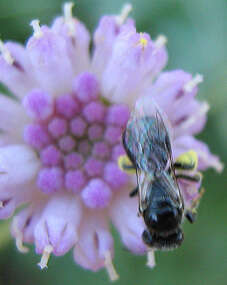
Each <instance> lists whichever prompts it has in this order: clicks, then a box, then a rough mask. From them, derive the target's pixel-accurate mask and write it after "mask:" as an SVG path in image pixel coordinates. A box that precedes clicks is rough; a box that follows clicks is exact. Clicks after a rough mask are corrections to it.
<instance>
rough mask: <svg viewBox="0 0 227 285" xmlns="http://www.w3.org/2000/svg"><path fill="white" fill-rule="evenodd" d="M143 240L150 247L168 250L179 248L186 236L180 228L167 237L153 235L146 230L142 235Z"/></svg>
mask: <svg viewBox="0 0 227 285" xmlns="http://www.w3.org/2000/svg"><path fill="white" fill-rule="evenodd" d="M142 239H143V241H144V243H145V244H146V245H147V246H149V247H152V248H156V249H163V250H168V249H173V248H177V247H179V246H180V245H181V243H182V242H183V240H184V234H183V232H182V230H181V229H180V228H178V229H177V230H176V232H174V233H172V234H170V235H168V236H165V237H163V236H160V235H158V234H155V233H153V234H152V233H150V232H149V231H147V230H145V231H144V232H143V234H142Z"/></svg>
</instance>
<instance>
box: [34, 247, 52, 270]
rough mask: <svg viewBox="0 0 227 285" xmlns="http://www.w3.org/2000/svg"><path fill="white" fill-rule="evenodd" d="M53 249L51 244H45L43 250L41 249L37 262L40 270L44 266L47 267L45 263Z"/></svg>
mask: <svg viewBox="0 0 227 285" xmlns="http://www.w3.org/2000/svg"><path fill="white" fill-rule="evenodd" d="M52 251H53V246H52V245H50V244H49V245H46V246H45V248H44V250H43V254H42V257H41V260H40V262H39V263H38V264H37V265H38V266H39V267H40V268H41V269H42V270H43V269H44V268H47V264H48V260H49V258H50V254H51V253H52Z"/></svg>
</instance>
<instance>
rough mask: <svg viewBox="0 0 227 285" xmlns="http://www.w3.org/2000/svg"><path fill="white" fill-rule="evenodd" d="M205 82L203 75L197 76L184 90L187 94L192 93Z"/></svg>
mask: <svg viewBox="0 0 227 285" xmlns="http://www.w3.org/2000/svg"><path fill="white" fill-rule="evenodd" d="M201 82H203V76H202V75H201V74H196V75H195V77H193V78H192V80H190V81H189V82H187V83H186V84H185V85H184V87H183V89H184V91H185V92H191V91H192V90H193V88H195V87H196V86H197V85H198V84H199V83H201Z"/></svg>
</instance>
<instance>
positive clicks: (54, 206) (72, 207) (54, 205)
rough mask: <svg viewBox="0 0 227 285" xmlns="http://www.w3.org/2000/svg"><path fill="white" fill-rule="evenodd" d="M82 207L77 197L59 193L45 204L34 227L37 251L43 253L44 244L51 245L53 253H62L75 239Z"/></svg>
mask: <svg viewBox="0 0 227 285" xmlns="http://www.w3.org/2000/svg"><path fill="white" fill-rule="evenodd" d="M81 215H82V208H81V203H80V201H79V199H78V198H77V197H76V196H74V195H71V194H59V195H55V196H54V197H53V198H51V199H50V200H49V201H48V203H47V205H46V206H45V208H44V210H43V212H42V214H41V218H40V220H39V222H38V224H37V226H36V227H35V232H34V236H35V245H36V251H37V253H39V254H41V253H43V251H44V249H45V247H46V246H48V245H51V246H52V247H53V253H54V254H55V255H64V254H65V253H66V252H67V251H69V250H70V248H71V247H72V246H73V245H74V244H75V242H76V241H77V238H78V237H77V230H78V227H79V224H80V220H81Z"/></svg>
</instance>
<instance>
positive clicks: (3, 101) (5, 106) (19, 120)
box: [0, 94, 28, 139]
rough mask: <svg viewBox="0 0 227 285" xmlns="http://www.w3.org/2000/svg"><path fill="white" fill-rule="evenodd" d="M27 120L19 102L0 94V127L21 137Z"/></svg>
mask: <svg viewBox="0 0 227 285" xmlns="http://www.w3.org/2000/svg"><path fill="white" fill-rule="evenodd" d="M27 122H28V118H27V116H26V114H25V112H24V110H23V107H22V106H21V105H20V104H19V102H17V101H16V100H13V99H11V98H10V97H8V96H4V95H2V94H0V129H1V130H3V131H6V132H7V133H9V134H10V135H12V136H14V137H16V138H17V139H18V138H19V139H21V138H22V136H23V135H22V134H23V127H24V125H25V124H26V123H27Z"/></svg>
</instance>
